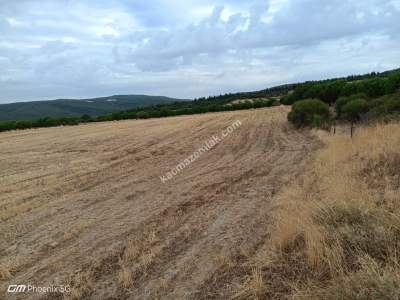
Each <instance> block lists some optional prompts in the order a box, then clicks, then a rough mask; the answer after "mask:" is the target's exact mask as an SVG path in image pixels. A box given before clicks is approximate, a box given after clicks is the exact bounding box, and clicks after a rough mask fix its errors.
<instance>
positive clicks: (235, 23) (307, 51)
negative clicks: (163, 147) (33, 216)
mask: <svg viewBox="0 0 400 300" xmlns="http://www.w3.org/2000/svg"><path fill="white" fill-rule="evenodd" d="M398 20H400V0H395V1H388V0H386V1H385V0H366V1H355V0H344V1H343V0H341V1H339V0H329V1H328V0H270V1H260V0H254V1H238V0H217V1H215V0H214V1H210V0H203V1H200V0H186V1H184V0H176V1H167V0H155V1H143V0H135V1H133V0H118V1H105V0H100V1H99V0H97V1H94V0H83V1H78V0H59V1H54V0H41V1H36V0H30V1H28V0H19V1H11V0H3V1H2V2H1V3H0V37H1V38H0V68H1V70H2V71H1V72H0V89H1V91H2V92H1V94H0V103H5V102H11V101H17V100H32V99H44V98H57V97H85V96H88V97H89V96H99V95H106V94H115V93H119V94H122V93H146V94H160V95H161V94H162V95H167V96H175V97H184V98H186V97H198V96H204V95H210V94H220V93H225V92H233V91H243V90H254V89H262V88H265V87H267V86H271V85H274V84H280V83H286V82H288V81H290V82H293V81H298V80H306V79H317V78H325V77H330V76H339V75H346V74H349V73H362V72H370V71H373V70H374V71H381V70H385V69H389V68H395V67H398V66H399V63H398V57H400V47H399V46H400V25H399V24H400V22H399V21H398Z"/></svg>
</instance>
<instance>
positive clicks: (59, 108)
mask: <svg viewBox="0 0 400 300" xmlns="http://www.w3.org/2000/svg"><path fill="white" fill-rule="evenodd" d="M178 101H184V100H180V99H174V98H168V97H162V96H146V95H115V96H110V97H101V98H92V99H78V100H75V99H58V100H47V101H31V102H19V103H10V104H0V120H3V121H8V120H34V119H38V118H42V117H76V116H81V115H85V114H86V115H89V116H100V115H106V114H110V113H112V112H116V111H123V110H129V109H135V108H139V107H147V106H153V105H159V104H169V103H174V102H178Z"/></svg>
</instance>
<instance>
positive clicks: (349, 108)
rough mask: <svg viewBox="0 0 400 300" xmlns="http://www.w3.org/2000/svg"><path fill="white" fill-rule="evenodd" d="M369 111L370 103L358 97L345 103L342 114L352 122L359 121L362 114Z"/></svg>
mask: <svg viewBox="0 0 400 300" xmlns="http://www.w3.org/2000/svg"><path fill="white" fill-rule="evenodd" d="M367 112H368V103H367V101H365V100H364V99H357V100H353V101H350V102H349V103H347V104H345V105H344V106H343V108H342V114H343V116H344V118H345V119H347V120H349V121H351V122H357V121H359V120H360V119H361V116H362V115H363V114H365V113H367Z"/></svg>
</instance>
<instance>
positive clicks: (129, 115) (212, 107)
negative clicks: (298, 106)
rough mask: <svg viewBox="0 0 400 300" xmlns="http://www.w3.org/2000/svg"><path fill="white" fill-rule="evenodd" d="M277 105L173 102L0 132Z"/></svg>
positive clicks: (10, 124)
mask: <svg viewBox="0 0 400 300" xmlns="http://www.w3.org/2000/svg"><path fill="white" fill-rule="evenodd" d="M277 104H279V103H278V102H277V101H275V100H273V99H269V100H254V101H244V102H241V103H236V104H225V103H224V102H215V101H212V100H203V101H195V102H176V103H173V104H164V105H157V106H152V107H147V108H138V109H133V110H128V111H121V112H115V113H112V114H109V115H104V116H98V117H91V116H89V115H82V116H81V117H68V118H50V117H46V118H41V119H38V120H32V121H0V131H7V130H14V129H28V128H39V127H54V126H67V125H78V124H82V123H90V122H105V121H116V120H128V119H148V118H161V117H170V116H180V115H192V114H201V113H208V112H220V111H233V110H242V109H251V108H261V107H271V106H274V105H277Z"/></svg>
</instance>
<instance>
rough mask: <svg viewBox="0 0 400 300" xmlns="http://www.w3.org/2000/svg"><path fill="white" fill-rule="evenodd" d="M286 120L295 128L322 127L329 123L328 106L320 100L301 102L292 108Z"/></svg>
mask: <svg viewBox="0 0 400 300" xmlns="http://www.w3.org/2000/svg"><path fill="white" fill-rule="evenodd" d="M288 120H289V121H290V122H291V123H293V124H294V125H295V126H296V127H305V126H311V127H322V126H324V125H326V124H328V123H329V121H330V111H329V106H328V105H327V104H326V103H324V102H322V101H321V100H314V99H311V100H303V101H299V102H296V103H295V104H293V106H292V111H291V112H290V113H289V115H288Z"/></svg>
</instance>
